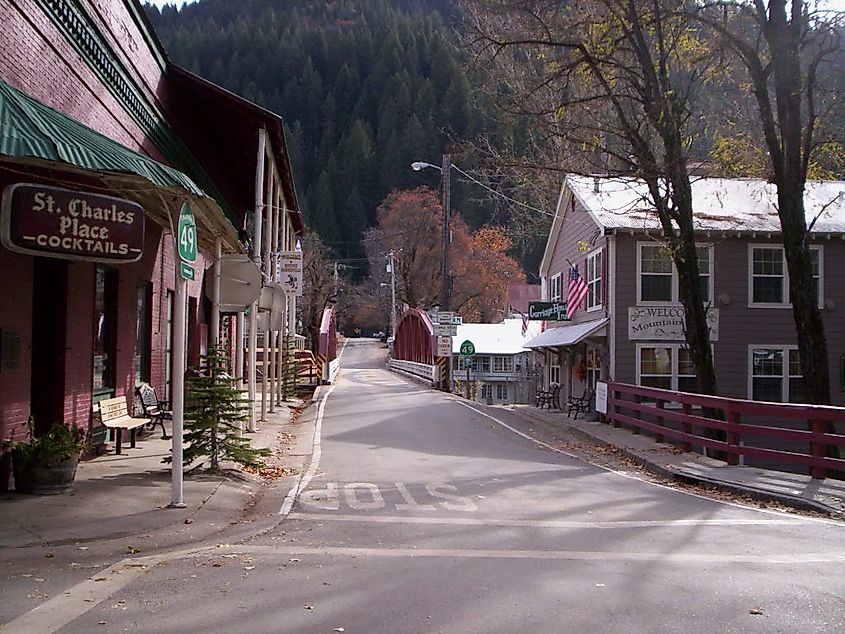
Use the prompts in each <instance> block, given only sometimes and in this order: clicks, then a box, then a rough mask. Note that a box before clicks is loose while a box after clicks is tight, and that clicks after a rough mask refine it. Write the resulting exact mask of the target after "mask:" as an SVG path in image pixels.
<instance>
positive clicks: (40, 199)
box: [0, 183, 144, 263]
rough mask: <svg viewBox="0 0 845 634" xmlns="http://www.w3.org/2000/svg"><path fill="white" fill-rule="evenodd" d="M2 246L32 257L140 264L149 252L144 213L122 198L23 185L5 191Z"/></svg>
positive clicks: (0, 230)
mask: <svg viewBox="0 0 845 634" xmlns="http://www.w3.org/2000/svg"><path fill="white" fill-rule="evenodd" d="M0 241H2V243H3V246H4V247H6V248H7V249H9V250H10V251H17V252H18V253H27V254H29V255H41V256H47V257H54V258H66V259H71V260H87V261H92V262H105V263H119V262H135V261H136V260H138V259H140V257H141V255H142V254H143V252H144V209H143V207H141V206H140V205H139V204H137V203H134V202H132V201H130V200H124V199H122V198H113V197H111V196H101V195H99V194H89V193H87V192H80V191H72V190H69V189H60V188H58V187H48V186H46V185H36V184H33V183H18V184H16V185H10V186H9V187H7V188H6V189H5V190H4V191H3V201H2V210H0Z"/></svg>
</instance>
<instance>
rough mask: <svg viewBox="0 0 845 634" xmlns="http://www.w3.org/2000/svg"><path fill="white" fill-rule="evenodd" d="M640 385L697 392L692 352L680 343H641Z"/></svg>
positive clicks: (639, 348) (638, 354)
mask: <svg viewBox="0 0 845 634" xmlns="http://www.w3.org/2000/svg"><path fill="white" fill-rule="evenodd" d="M637 385H642V386H646V387H657V388H660V389H663V390H674V391H678V392H696V391H698V383H697V379H696V374H695V367H694V366H693V363H692V358H691V357H690V354H689V350H688V349H687V348H686V346H685V345H684V344H681V343H667V344H660V345H654V344H638V345H637Z"/></svg>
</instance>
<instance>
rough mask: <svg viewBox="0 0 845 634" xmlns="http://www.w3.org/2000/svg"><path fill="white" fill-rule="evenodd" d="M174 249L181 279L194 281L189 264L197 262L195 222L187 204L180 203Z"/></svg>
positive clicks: (192, 271)
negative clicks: (177, 256)
mask: <svg viewBox="0 0 845 634" xmlns="http://www.w3.org/2000/svg"><path fill="white" fill-rule="evenodd" d="M176 248H177V250H178V252H179V258H180V259H181V260H182V261H181V262H180V263H179V274H180V275H181V276H182V279H185V280H192V279H194V267H192V266H190V263H191V262H196V260H197V221H196V220H195V219H194V213H193V212H192V211H191V206H190V205H189V204H188V203H182V209H181V211H180V212H179V225H178V227H177V229H176Z"/></svg>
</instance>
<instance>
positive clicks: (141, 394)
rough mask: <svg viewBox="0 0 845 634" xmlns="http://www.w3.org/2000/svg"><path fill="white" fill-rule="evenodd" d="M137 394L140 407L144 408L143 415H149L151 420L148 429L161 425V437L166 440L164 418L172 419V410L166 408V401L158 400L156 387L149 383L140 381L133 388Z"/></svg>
mask: <svg viewBox="0 0 845 634" xmlns="http://www.w3.org/2000/svg"><path fill="white" fill-rule="evenodd" d="M135 392H136V393H137V394H138V400H139V401H140V402H141V408H142V409H143V410H144V416H147V417H149V419H150V420H151V421H152V422H151V424H150V429H155V428H156V425H160V426H161V439H162V440H167V439H168V438H170V436H168V435H167V430H166V429H165V428H164V421H165V420H172V419H173V412H171V411H170V410H168V409H166V407H167V401H162V400H159V398H158V394H156V389H155V388H154V387H153V386H152V385H150V384H149V383H141V384H139V385H138V387H136V388H135Z"/></svg>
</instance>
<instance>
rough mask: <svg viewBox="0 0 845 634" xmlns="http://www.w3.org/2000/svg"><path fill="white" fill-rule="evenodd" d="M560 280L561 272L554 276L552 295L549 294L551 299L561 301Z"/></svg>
mask: <svg viewBox="0 0 845 634" xmlns="http://www.w3.org/2000/svg"><path fill="white" fill-rule="evenodd" d="M560 280H561V274H560V273H558V274H557V275H553V276H552V282H551V290H550V293H551V295H550V296H549V299H550V300H551V301H553V302H559V301H560V298H561V285H560Z"/></svg>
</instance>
